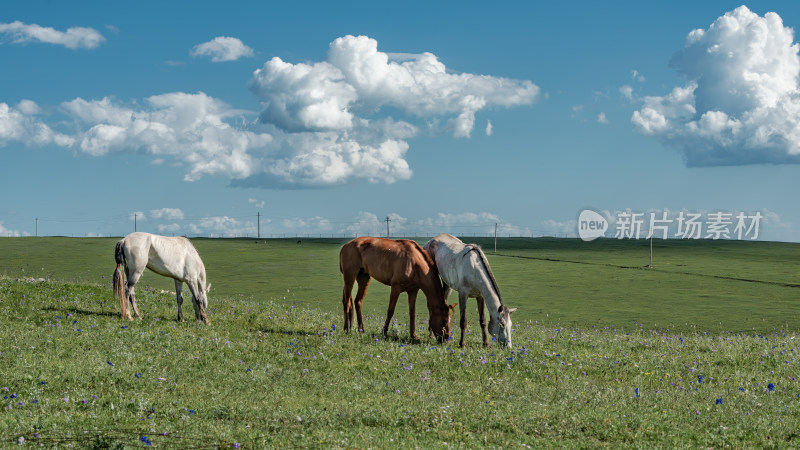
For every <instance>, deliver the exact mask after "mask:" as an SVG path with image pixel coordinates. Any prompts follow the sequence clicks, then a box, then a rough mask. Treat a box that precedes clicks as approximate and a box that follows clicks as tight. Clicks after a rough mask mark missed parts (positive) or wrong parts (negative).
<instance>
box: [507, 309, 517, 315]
mask: <svg viewBox="0 0 800 450" xmlns="http://www.w3.org/2000/svg"><path fill="white" fill-rule="evenodd" d="M516 310H517V308H511V309H509V310H508V313H509V314H511V313H513V312H514V311H516Z"/></svg>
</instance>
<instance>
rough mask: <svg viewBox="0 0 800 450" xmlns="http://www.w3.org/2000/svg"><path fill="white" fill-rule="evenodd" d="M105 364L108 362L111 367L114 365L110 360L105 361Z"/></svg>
mask: <svg viewBox="0 0 800 450" xmlns="http://www.w3.org/2000/svg"><path fill="white" fill-rule="evenodd" d="M106 364H108V365H109V366H111V367H114V363H112V362H111V361H106Z"/></svg>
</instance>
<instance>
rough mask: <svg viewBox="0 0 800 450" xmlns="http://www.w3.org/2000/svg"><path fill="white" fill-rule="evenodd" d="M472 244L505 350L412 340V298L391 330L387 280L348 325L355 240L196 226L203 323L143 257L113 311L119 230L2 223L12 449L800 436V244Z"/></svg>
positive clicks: (764, 441)
mask: <svg viewBox="0 0 800 450" xmlns="http://www.w3.org/2000/svg"><path fill="white" fill-rule="evenodd" d="M471 241H478V242H479V243H481V244H483V245H484V248H485V250H486V251H487V256H488V258H489V261H490V263H491V264H492V268H493V271H494V273H495V276H496V278H497V280H498V283H499V285H500V289H501V292H502V293H503V298H504V302H505V303H506V304H508V305H509V306H511V307H517V308H519V310H518V312H517V313H515V316H514V323H515V329H514V333H513V341H514V348H513V349H511V350H508V349H500V348H497V347H489V348H483V347H482V346H480V345H479V342H480V339H479V337H478V336H476V335H474V334H473V335H470V336H468V339H467V348H466V349H463V350H462V349H460V348H458V347H457V346H456V345H454V344H453V343H452V342H451V343H448V344H446V345H436V344H435V343H434V341H432V340H429V339H427V338H426V339H423V340H422V341H421V342H411V341H409V340H408V332H407V327H406V324H407V318H408V312H407V309H406V308H405V306H404V303H403V301H402V300H401V304H400V305H399V306H398V309H397V311H396V313H395V323H394V326H393V329H392V330H391V333H390V337H389V339H384V338H383V337H382V336H381V335H380V329H381V327H382V324H383V319H382V316H383V315H384V314H385V308H386V306H387V303H388V301H387V300H388V289H387V288H385V287H384V286H382V285H379V284H378V283H373V284H372V285H371V286H370V291H369V293H368V295H367V299H366V301H365V308H366V310H367V313H368V314H367V317H366V318H365V321H366V328H367V332H366V333H365V334H364V335H359V334H350V335H344V334H342V333H341V330H340V329H339V328H340V327H341V324H342V317H341V315H342V313H341V278H340V275H339V273H338V251H339V248H340V246H341V244H342V243H343V242H344V240H330V239H328V240H325V239H323V240H314V239H311V240H308V239H303V241H302V243H300V244H298V243H297V242H296V240H294V239H293V240H267V241H263V240H262V241H259V242H258V243H256V242H254V240H204V239H196V240H193V242H194V243H195V245H196V246H197V248H198V250H199V251H200V253H201V255H202V256H203V259H204V261H205V263H206V267H207V271H208V277H209V281H210V282H211V283H212V285H213V287H212V291H211V294H210V299H209V307H210V319H211V321H212V325H211V326H208V327H207V326H203V325H202V324H198V323H196V322H185V323H176V322H175V318H176V316H177V313H176V309H175V300H174V297H173V296H171V295H170V294H169V293H163V292H161V291H162V290H166V291H171V290H172V289H173V285H172V282H171V280H167V279H164V278H162V277H159V276H157V275H155V274H152V273H147V274H146V275H145V276H144V278H143V279H142V281H141V282H140V283H141V284H140V286H141V287H140V289H138V290H137V294H138V297H139V299H140V309H141V310H142V313H143V315H144V319H143V320H141V321H134V322H122V321H120V320H119V319H118V315H117V308H118V304H115V302H114V301H112V298H111V289H110V279H111V277H110V275H111V273H112V272H113V269H114V267H115V265H114V262H113V244H114V242H115V239H102V238H98V239H69V238H4V239H0V324H2V326H0V395H2V396H3V397H4V398H3V399H2V403H0V407H2V408H0V429H2V430H6V431H5V432H4V433H3V436H2V437H0V447H7V446H9V445H12V444H15V443H17V442H19V441H20V438H21V439H23V440H24V441H25V442H27V443H37V444H43V445H45V446H65V445H75V446H78V447H90V448H135V447H143V446H148V444H150V445H152V446H158V447H165V448H217V447H222V448H238V447H242V448H260V447H264V446H271V447H275V446H289V447H298V446H302V447H403V448H409V447H431V446H434V445H437V446H441V445H443V444H448V445H450V446H455V447H476V446H479V445H480V446H489V447H509V446H524V445H528V446H532V447H551V446H558V447H561V446H566V447H613V448H618V447H654V446H662V447H777V448H790V447H796V446H797V445H798V438H800V432H798V429H800V382H798V381H797V379H796V378H798V377H800V371H798V369H797V365H796V364H797V361H796V353H797V352H798V351H799V350H798V344H797V341H798V340H797V336H798V330H800V319H798V312H800V305H798V304H797V302H796V301H795V300H796V299H797V298H798V294H800V290H798V285H797V283H798V280H797V275H798V271H800V260H798V258H797V256H796V255H797V254H798V250H800V246H798V245H795V244H780V243H758V242H756V243H749V242H721V241H682V242H673V241H666V242H658V241H656V242H654V246H655V248H654V256H655V259H654V268H647V267H646V266H647V265H648V263H649V247H648V244H647V243H646V242H645V241H616V240H598V241H594V242H591V243H584V242H581V241H575V240H562V239H501V240H500V241H499V242H498V250H497V254H494V253H493V242H491V241H489V240H483V241H482V240H480V239H471ZM420 242H421V243H422V242H424V239H421V240H420ZM39 279H44V280H45V281H32V280H39ZM423 301H424V300H423ZM452 301H455V300H454V299H451V302H452ZM184 306H185V307H186V305H184ZM189 308H190V309H189V311H191V306H189ZM469 311H470V312H469V314H468V318H469V319H470V324H475V323H476V318H477V314H476V313H475V308H474V306H472V305H471V307H470V310H469ZM185 312H188V311H186V310H185ZM189 315H190V316H191V314H189ZM424 319H427V317H426V312H425V308H424V307H423V306H422V304H420V308H418V322H417V323H418V326H419V327H420V335H425V333H423V332H422V331H423V330H424V329H425V326H426V321H425V320H424ZM473 329H474V330H475V331H477V329H475V328H473ZM454 333H456V335H457V333H458V328H457V326H456V327H455V328H454ZM478 334H479V333H478Z"/></svg>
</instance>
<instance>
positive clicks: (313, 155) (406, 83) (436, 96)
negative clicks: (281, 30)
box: [241, 36, 539, 186]
mask: <svg viewBox="0 0 800 450" xmlns="http://www.w3.org/2000/svg"><path fill="white" fill-rule="evenodd" d="M248 86H249V88H250V90H251V91H252V92H253V93H254V94H255V95H256V96H257V97H258V98H259V99H260V101H261V104H262V112H261V114H260V122H261V123H262V124H264V125H266V126H269V127H272V128H273V129H274V130H275V134H276V135H277V136H279V139H280V140H281V142H283V143H284V144H285V145H283V149H284V150H285V152H284V153H283V154H282V155H281V156H280V157H278V158H275V159H273V160H270V161H268V164H267V165H266V166H265V168H264V170H263V173H262V174H260V175H258V176H256V177H253V178H251V179H248V180H244V181H242V182H241V184H242V185H248V186H253V185H259V184H269V183H271V182H274V181H275V180H276V179H278V180H281V179H282V180H283V181H288V182H291V183H293V184H295V185H330V184H339V183H343V182H346V181H348V180H351V179H354V178H364V179H367V180H369V181H373V182H377V181H383V182H389V183H391V182H394V181H397V180H404V179H408V178H410V177H411V175H412V171H411V168H410V167H409V165H408V163H407V162H406V160H405V154H406V151H407V150H408V149H409V144H408V142H407V140H408V139H410V138H412V137H414V136H416V135H417V134H418V130H419V128H420V126H419V125H420V124H419V123H416V122H419V121H422V122H425V121H427V122H426V123H432V122H443V123H446V124H447V127H448V130H449V131H450V132H452V134H453V136H455V137H469V136H470V134H471V133H472V130H473V128H474V123H475V114H476V113H477V112H478V111H480V110H481V109H484V108H487V107H490V106H503V107H514V106H518V105H524V104H531V103H533V102H534V101H535V100H536V99H537V97H538V95H539V88H538V87H537V86H536V85H534V84H533V83H532V82H530V81H526V80H512V79H508V78H499V77H492V76H487V75H474V74H464V73H461V74H455V73H451V72H448V71H447V69H446V67H445V65H444V64H443V63H442V62H441V61H439V60H438V58H437V57H436V56H435V55H433V54H431V53H423V54H390V53H384V52H381V51H379V50H378V42H377V41H376V40H374V39H371V38H369V37H366V36H344V37H341V38H338V39H336V40H335V41H333V42H332V43H331V44H330V47H329V50H328V55H327V58H326V60H325V61H320V62H315V63H296V64H295V63H290V62H286V61H283V60H282V59H281V58H279V57H274V58H272V59H271V60H269V61H267V62H266V63H265V64H264V65H263V67H261V68H260V69H258V70H256V71H255V72H254V73H253V77H252V79H251V80H250V82H249V84H248ZM386 111H391V112H393V113H395V114H399V116H398V117H397V118H392V117H390V116H388V113H387V112H386Z"/></svg>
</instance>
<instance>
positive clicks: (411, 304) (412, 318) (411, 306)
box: [408, 289, 419, 341]
mask: <svg viewBox="0 0 800 450" xmlns="http://www.w3.org/2000/svg"><path fill="white" fill-rule="evenodd" d="M417 293H419V290H418V289H414V290H412V291H408V329H409V333H408V334H410V335H411V338H412V339H414V340H415V341H418V340H419V338H418V337H417V324H416V322H417Z"/></svg>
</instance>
